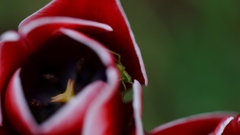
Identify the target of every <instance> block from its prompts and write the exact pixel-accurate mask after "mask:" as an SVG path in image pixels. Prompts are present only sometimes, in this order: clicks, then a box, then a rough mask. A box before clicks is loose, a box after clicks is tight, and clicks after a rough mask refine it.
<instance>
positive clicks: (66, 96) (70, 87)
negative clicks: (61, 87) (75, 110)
mask: <svg viewBox="0 0 240 135" xmlns="http://www.w3.org/2000/svg"><path fill="white" fill-rule="evenodd" d="M73 97H74V80H72V79H68V83H67V88H66V90H65V92H64V93H62V94H59V95H57V96H54V97H52V98H51V102H61V103H66V102H69V101H70V100H71V99H72V98H73Z"/></svg>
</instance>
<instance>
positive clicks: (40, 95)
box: [20, 37, 106, 124]
mask: <svg viewBox="0 0 240 135" xmlns="http://www.w3.org/2000/svg"><path fill="white" fill-rule="evenodd" d="M105 70H106V67H105V66H104V65H103V64H102V62H101V61H100V59H99V57H98V56H97V55H96V54H95V53H94V52H93V51H92V50H91V49H89V48H88V47H87V46H85V45H82V44H80V43H79V42H76V41H74V40H72V39H70V38H67V37H61V38H59V37H58V38H57V40H56V39H53V40H50V41H48V42H47V43H46V44H44V46H43V47H42V48H40V49H38V50H37V51H36V52H34V53H33V54H32V55H31V57H29V59H28V60H27V61H26V62H25V64H24V65H23V66H22V69H21V73H20V77H21V83H22V88H23V91H24V95H25V98H26V100H27V102H28V105H29V108H30V110H31V112H32V114H33V116H34V118H35V119H36V121H37V122H38V123H39V124H40V123H42V122H44V121H45V120H46V119H48V118H49V117H50V116H52V115H53V114H54V113H55V112H57V111H58V110H59V109H60V108H61V107H62V106H64V105H65V104H67V103H68V102H69V101H70V100H71V99H72V98H73V97H74V94H78V93H80V92H81V91H82V90H83V88H84V87H86V86H87V85H89V84H91V83H92V82H94V81H97V80H102V81H106V74H105Z"/></svg>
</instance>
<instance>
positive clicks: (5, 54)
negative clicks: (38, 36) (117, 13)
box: [0, 31, 28, 125]
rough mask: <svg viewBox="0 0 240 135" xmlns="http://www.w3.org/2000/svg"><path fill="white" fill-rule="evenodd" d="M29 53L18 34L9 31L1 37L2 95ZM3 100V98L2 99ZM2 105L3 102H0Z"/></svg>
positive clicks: (0, 85) (0, 82)
mask: <svg viewBox="0 0 240 135" xmlns="http://www.w3.org/2000/svg"><path fill="white" fill-rule="evenodd" d="M27 55H28V53H27V52H26V50H25V48H24V45H23V41H22V39H21V37H20V35H19V34H18V33H17V32H13V31H9V32H6V33H4V34H3V35H2V36H1V41H0V95H1V96H2V95H3V92H4V91H5V89H6V87H7V84H8V82H9V80H10V78H11V76H12V75H13V74H14V72H15V71H16V70H17V68H19V66H20V65H21V64H22V62H23V61H24V59H25V58H26V56H27ZM0 99H1V97H0ZM0 103H1V100H0ZM1 124H2V114H1V105H0V125H1Z"/></svg>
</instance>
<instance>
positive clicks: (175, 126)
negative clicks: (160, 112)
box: [150, 112, 233, 135]
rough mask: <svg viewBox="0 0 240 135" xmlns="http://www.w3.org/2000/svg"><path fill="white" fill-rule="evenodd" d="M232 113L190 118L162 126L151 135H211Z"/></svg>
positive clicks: (208, 114)
mask: <svg viewBox="0 0 240 135" xmlns="http://www.w3.org/2000/svg"><path fill="white" fill-rule="evenodd" d="M232 115H233V114H232V113H219V112H216V113H207V114H201V115H196V116H190V117H187V118H183V119H180V120H176V121H173V122H170V123H167V124H164V125H161V126H159V127H157V128H155V129H153V130H152V131H151V132H150V135H175V134H177V135H210V134H211V133H213V131H214V130H215V128H216V127H217V125H218V124H219V123H220V122H221V121H222V120H223V119H225V118H227V117H229V116H232Z"/></svg>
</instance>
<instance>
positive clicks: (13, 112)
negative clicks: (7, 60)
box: [5, 69, 39, 134]
mask: <svg viewBox="0 0 240 135" xmlns="http://www.w3.org/2000/svg"><path fill="white" fill-rule="evenodd" d="M19 72H20V69H19V70H17V71H16V73H15V74H14V75H13V77H12V79H11V81H10V82H9V85H8V88H7V91H6V95H5V111H6V113H7V116H8V119H9V120H10V122H11V123H12V124H13V125H14V127H15V128H16V129H17V130H18V131H19V132H21V133H23V134H37V133H38V132H39V131H38V128H37V123H36V122H35V121H34V118H33V116H32V115H31V113H30V110H29V108H28V106H27V103H26V100H25V98H24V94H23V90H22V86H21V80H20V76H19Z"/></svg>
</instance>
